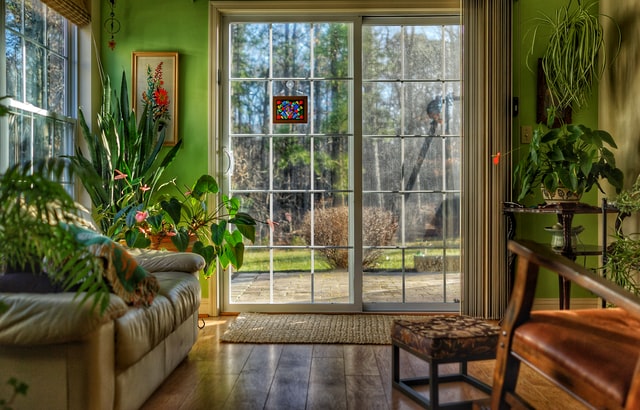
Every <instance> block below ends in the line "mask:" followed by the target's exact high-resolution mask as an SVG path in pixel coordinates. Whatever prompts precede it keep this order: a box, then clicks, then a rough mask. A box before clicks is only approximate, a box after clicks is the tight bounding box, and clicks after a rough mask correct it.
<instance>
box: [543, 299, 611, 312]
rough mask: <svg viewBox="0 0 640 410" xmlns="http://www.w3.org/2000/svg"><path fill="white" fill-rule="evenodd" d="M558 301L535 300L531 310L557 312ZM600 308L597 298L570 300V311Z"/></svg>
mask: <svg viewBox="0 0 640 410" xmlns="http://www.w3.org/2000/svg"><path fill="white" fill-rule="evenodd" d="M559 305H560V301H559V299H558V298H535V299H534V300H533V307H532V308H531V310H558V307H559ZM599 307H600V299H598V298H572V299H571V310H580V309H597V308H599Z"/></svg>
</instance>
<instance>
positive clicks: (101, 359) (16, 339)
mask: <svg viewBox="0 0 640 410" xmlns="http://www.w3.org/2000/svg"><path fill="white" fill-rule="evenodd" d="M135 257H136V259H137V261H138V263H139V264H140V265H142V266H143V267H144V268H146V269H147V270H148V271H149V272H151V273H152V274H153V275H155V276H156V277H157V279H158V282H159V285H160V291H159V293H158V294H157V295H156V297H155V299H154V301H153V303H152V304H151V306H149V307H140V308H133V307H129V306H127V305H126V304H125V303H124V302H123V301H122V299H120V298H119V297H117V296H116V295H113V294H112V295H111V297H110V303H109V306H108V308H107V310H106V312H105V313H104V314H103V315H100V314H99V312H97V311H92V310H91V308H90V306H89V305H88V304H87V305H84V306H79V299H74V293H47V294H35V293H0V300H2V301H3V302H4V303H6V304H7V305H8V306H9V309H8V311H6V312H5V313H3V314H0V399H8V398H9V397H11V394H10V392H11V391H12V390H11V389H10V387H9V386H8V385H6V384H5V382H6V381H7V380H8V379H9V377H16V378H18V379H19V380H20V381H23V382H25V383H27V384H28V386H29V389H28V391H27V395H26V396H24V397H23V396H18V397H17V398H16V399H15V401H14V403H13V407H14V408H15V409H45V408H46V409H78V410H86V409H137V408H139V407H140V406H141V405H142V404H143V403H144V402H145V401H146V400H147V398H148V397H149V396H150V395H151V394H152V393H153V391H154V390H155V389H156V388H157V387H158V386H159V385H160V384H161V383H162V382H163V380H164V379H165V378H166V377H167V376H168V375H169V374H170V373H171V372H172V371H173V370H174V369H175V368H176V366H177V365H178V364H179V363H180V362H181V361H182V360H184V358H185V357H186V356H187V354H188V353H189V351H190V350H191V347H192V346H193V344H194V343H195V341H196V338H197V333H198V327H197V324H198V307H199V305H200V284H199V281H198V271H199V270H200V269H202V268H203V267H204V260H203V259H202V258H201V257H200V256H199V255H196V254H191V253H172V252H158V251H138V252H137V253H136V254H135Z"/></svg>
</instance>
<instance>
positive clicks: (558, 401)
mask: <svg viewBox="0 0 640 410" xmlns="http://www.w3.org/2000/svg"><path fill="white" fill-rule="evenodd" d="M234 319H235V317H233V316H223V317H214V318H207V319H205V323H206V325H205V327H204V329H202V330H200V335H199V338H198V342H197V343H196V345H195V346H194V347H193V349H192V351H191V353H190V354H189V357H188V358H187V359H186V360H185V361H184V362H183V363H181V364H180V365H179V366H178V368H177V369H176V370H175V371H174V372H173V373H172V374H171V375H170V376H169V377H168V378H167V380H166V381H165V382H164V384H163V385H162V386H160V388H158V390H157V391H156V392H155V393H154V394H153V395H152V396H151V398H149V400H148V401H147V402H146V403H145V405H144V406H143V409H147V410H158V409H171V410H177V409H185V410H186V409H189V410H191V409H193V410H197V409H229V410H244V409H278V410H281V409H322V410H327V409H354V410H360V409H363V410H364V409H366V410H369V409H419V408H420V407H419V406H418V405H417V404H416V403H415V402H414V401H412V400H411V399H409V398H408V397H406V396H404V395H403V394H402V393H400V392H399V391H397V390H396V389H393V388H392V387H391V346H389V345H328V344H316V345H292V344H284V345H283V344H280V345H276V344H269V345H268V344H235V343H221V342H220V336H222V334H223V333H224V330H225V329H226V327H227V325H228V324H229V323H230V322H231V321H233V320H234ZM400 360H401V370H402V373H401V377H416V376H423V375H426V374H427V373H426V371H427V370H428V366H427V365H426V364H425V363H423V362H422V361H421V360H419V359H417V358H415V357H413V356H411V355H409V354H406V353H404V352H403V353H402V354H401V357H400ZM493 365H494V361H482V362H473V363H470V364H469V371H470V373H471V374H473V375H474V376H476V377H477V378H479V379H481V380H483V381H485V382H486V383H489V384H490V380H491V376H492V372H493ZM440 371H441V373H446V371H447V369H441V370H440ZM521 372H522V375H523V376H521V378H520V381H519V382H518V383H519V384H518V392H519V393H520V394H521V395H522V396H523V397H524V398H525V399H527V400H528V401H529V402H530V403H531V404H532V405H533V406H534V407H535V408H537V409H563V410H571V409H584V408H585V407H584V406H582V405H580V404H579V403H577V402H576V401H575V400H573V399H572V398H571V397H569V396H568V395H567V394H565V393H563V392H562V391H560V390H559V389H557V388H555V387H553V386H552V385H551V384H550V383H549V382H547V381H546V380H545V379H543V378H542V377H541V376H539V375H538V374H537V373H535V372H534V371H532V370H530V369H529V368H526V367H524V368H523V369H522V370H521ZM461 397H462V398H472V399H475V398H482V397H486V395H484V394H483V393H481V392H479V391H475V390H473V389H470V388H467V387H466V385H462V384H453V385H451V386H442V389H441V390H440V399H441V402H447V401H450V400H459V399H460V398H461Z"/></svg>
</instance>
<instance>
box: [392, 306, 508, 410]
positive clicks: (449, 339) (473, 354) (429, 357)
mask: <svg viewBox="0 0 640 410" xmlns="http://www.w3.org/2000/svg"><path fill="white" fill-rule="evenodd" d="M499 331H500V328H499V327H498V326H495V325H492V324H490V323H487V322H485V321H483V320H481V319H476V318H473V317H470V316H460V315H448V316H445V315H438V316H430V317H425V318H420V319H415V320H413V319H412V320H404V319H402V320H395V321H394V323H393V327H392V330H391V344H392V349H393V355H392V373H393V374H392V376H393V387H395V388H397V389H399V390H401V391H402V392H403V393H405V394H406V395H408V396H409V397H411V398H412V399H413V400H415V401H416V402H418V403H419V404H421V405H423V406H424V407H425V408H427V409H437V408H446V409H470V408H471V406H472V404H473V401H471V400H468V401H460V402H449V403H443V404H440V403H439V401H438V385H439V384H440V383H447V382H455V381H457V382H460V381H461V382H465V383H468V384H470V385H472V386H473V387H475V388H477V389H479V390H481V391H483V392H485V393H489V394H490V393H491V387H490V386H488V385H487V384H485V383H483V382H481V381H480V380H478V379H476V378H474V377H472V376H470V375H469V374H467V362H470V361H473V360H489V359H495V357H496V345H497V343H498V332H499ZM400 349H404V350H406V351H407V352H409V353H411V354H413V355H415V356H417V357H419V358H421V359H422V360H425V361H426V362H427V363H429V376H428V377H418V378H406V379H400V360H399V359H400ZM441 363H459V364H460V369H459V372H458V373H456V374H447V375H442V376H439V375H438V365H439V364H441ZM427 384H428V385H429V398H427V397H426V396H424V395H422V394H420V393H419V392H418V391H416V390H415V389H414V386H418V385H427Z"/></svg>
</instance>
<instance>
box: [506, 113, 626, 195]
mask: <svg viewBox="0 0 640 410" xmlns="http://www.w3.org/2000/svg"><path fill="white" fill-rule="evenodd" d="M609 148H617V146H616V143H615V141H614V140H613V137H612V136H611V134H609V133H608V132H606V131H603V130H593V129H591V128H588V127H586V126H584V125H576V124H564V125H562V126H560V127H558V128H546V127H544V126H539V127H538V128H536V130H535V131H534V133H533V137H532V140H531V144H530V146H529V151H528V153H527V155H526V156H524V157H523V158H522V159H521V160H520V162H518V164H517V165H516V167H515V169H514V179H513V183H514V191H515V193H516V198H517V201H518V202H521V201H522V200H524V199H525V198H526V197H527V196H528V195H530V194H533V193H534V192H535V190H538V189H540V188H541V187H542V189H543V190H546V191H547V192H551V193H553V192H556V191H557V190H558V188H560V187H563V188H566V189H567V190H568V192H569V194H568V195H569V196H571V197H578V198H579V197H580V196H581V195H582V193H584V192H588V191H590V190H591V188H592V187H593V186H594V185H595V186H597V187H598V188H599V189H600V190H601V191H602V187H601V186H600V181H599V180H600V179H601V178H602V179H606V180H607V181H608V182H609V183H610V184H611V185H612V186H613V187H614V188H615V189H616V192H620V191H621V190H622V184H623V179H624V176H623V173H622V171H621V170H620V169H618V168H617V167H616V162H615V157H614V155H613V152H612V151H611V150H610V149H609Z"/></svg>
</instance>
